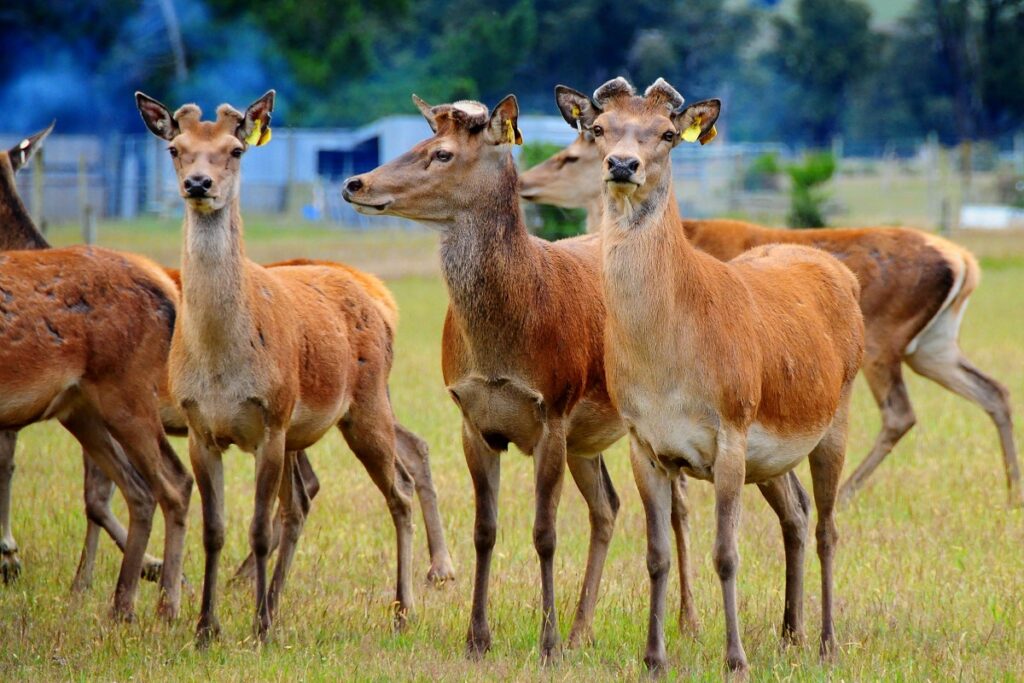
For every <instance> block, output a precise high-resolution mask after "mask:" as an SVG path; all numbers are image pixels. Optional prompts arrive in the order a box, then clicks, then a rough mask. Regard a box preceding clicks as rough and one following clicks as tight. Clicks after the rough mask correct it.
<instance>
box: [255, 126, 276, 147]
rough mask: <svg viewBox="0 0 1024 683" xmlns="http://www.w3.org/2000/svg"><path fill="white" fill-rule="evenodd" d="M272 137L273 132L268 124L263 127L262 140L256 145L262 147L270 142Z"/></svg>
mask: <svg viewBox="0 0 1024 683" xmlns="http://www.w3.org/2000/svg"><path fill="white" fill-rule="evenodd" d="M271 137H273V134H272V133H271V132H270V126H267V127H266V128H264V129H263V132H262V133H261V134H260V141H259V142H257V143H256V146H257V147H262V146H263V145H265V144H267V143H268V142H270V138H271Z"/></svg>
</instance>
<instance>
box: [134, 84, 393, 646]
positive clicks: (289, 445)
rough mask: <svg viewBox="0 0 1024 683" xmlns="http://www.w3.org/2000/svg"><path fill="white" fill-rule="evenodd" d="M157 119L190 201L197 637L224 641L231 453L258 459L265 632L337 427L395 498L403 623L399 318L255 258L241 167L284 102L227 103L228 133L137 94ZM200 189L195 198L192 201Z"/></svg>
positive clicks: (373, 302)
mask: <svg viewBox="0 0 1024 683" xmlns="http://www.w3.org/2000/svg"><path fill="white" fill-rule="evenodd" d="M136 99H137V101H138V105H139V110H140V112H141V113H142V115H143V120H144V121H145V122H146V124H147V126H149V128H150V130H152V131H153V132H154V133H155V134H157V135H158V136H160V137H163V138H164V139H166V140H168V141H169V142H170V149H171V150H172V157H173V158H174V165H175V170H176V172H177V175H178V181H179V183H180V184H181V188H182V197H183V198H184V199H185V205H186V217H185V224H184V231H183V249H182V306H181V313H180V322H179V325H178V326H177V327H176V328H175V331H174V338H173V341H172V345H171V353H170V361H169V376H170V390H171V395H172V397H173V398H174V400H175V401H176V402H177V403H178V405H180V406H181V408H182V410H183V411H184V413H185V415H186V419H187V421H188V425H189V454H190V458H191V460H192V465H193V470H194V472H195V474H196V481H197V483H198V485H199V490H200V495H201V497H202V500H203V528H204V533H203V539H204V547H205V550H206V572H205V577H204V584H203V602H202V608H201V613H200V619H199V626H198V632H197V636H198V638H199V639H200V642H205V640H206V639H208V638H209V637H211V636H214V635H216V634H217V633H218V632H219V624H218V621H217V617H216V603H215V598H216V582H217V573H218V560H219V555H220V551H221V548H222V547H223V543H224V516H223V515H224V513H223V475H222V464H221V453H222V452H223V450H224V449H226V448H227V447H228V446H229V445H231V444H235V445H237V446H239V447H240V448H242V449H243V450H245V451H248V452H251V453H253V454H254V455H255V457H256V505H255V512H254V516H253V521H252V526H251V528H250V545H251V547H252V551H253V555H254V556H255V565H256V572H255V573H256V621H255V629H256V632H257V634H258V635H259V636H260V637H261V638H262V637H265V636H266V634H267V632H268V630H269V628H270V624H271V619H272V615H273V612H274V609H275V606H276V604H277V602H278V600H279V596H280V593H281V591H282V589H283V586H284V582H285V579H286V576H287V572H288V567H289V565H290V562H291V559H292V557H293V554H294V551H295V544H296V543H297V541H298V538H299V535H300V533H301V529H302V526H303V523H304V520H305V514H306V511H307V508H308V506H307V505H304V504H303V497H302V495H301V493H302V491H301V489H302V487H301V484H300V481H299V476H298V470H297V468H296V462H295V451H297V450H299V449H303V448H306V447H308V446H310V445H312V444H313V443H315V442H316V441H317V440H318V439H319V438H320V437H321V436H322V435H323V434H324V433H325V432H326V431H327V430H328V429H330V428H331V427H332V426H335V425H336V426H338V427H340V428H341V430H342V433H343V434H344V436H345V438H346V440H347V441H348V443H349V445H350V446H351V447H352V450H353V451H354V452H355V453H356V455H357V457H359V459H360V460H361V461H362V462H363V463H364V465H366V467H367V469H368V471H369V473H370V475H371V477H372V478H373V479H374V482H375V483H376V484H377V486H378V487H379V488H380V489H381V492H382V493H383V494H384V496H385V498H386V500H387V502H388V507H389V509H390V511H391V514H392V518H393V521H394V524H395V530H396V534H397V537H398V585H397V590H396V604H397V609H398V612H397V616H398V618H399V619H400V620H404V617H405V615H406V614H407V613H408V611H409V610H410V609H411V607H412V589H411V584H410V577H409V560H410V552H411V547H410V541H411V532H412V529H411V519H410V505H409V493H411V491H410V492H407V491H406V490H405V489H407V488H410V487H411V486H410V485H411V481H410V480H409V479H408V474H407V472H406V471H405V468H403V467H402V466H401V465H400V462H399V461H396V441H395V423H394V417H393V415H392V412H391V407H390V403H389V400H388V397H387V377H388V373H389V371H390V368H391V362H392V341H393V329H392V327H391V325H392V322H393V318H392V319H389V316H388V315H387V314H386V311H385V309H384V307H382V306H381V304H380V300H379V297H378V298H375V297H374V296H373V295H372V294H371V293H370V292H369V291H367V289H366V288H364V284H363V282H364V281H363V279H361V278H356V277H353V276H352V275H351V274H350V273H347V272H344V271H342V270H341V269H339V268H336V267H327V266H320V265H295V266H281V267H277V268H273V269H266V268H263V267H261V266H259V265H257V264H255V263H253V262H251V261H249V260H248V259H247V258H246V257H245V254H244V247H243V239H242V221H241V216H240V214H239V191H240V159H241V156H242V153H243V152H244V151H245V149H246V147H247V145H246V142H245V140H246V139H247V137H248V135H249V133H250V132H251V131H252V130H254V129H255V128H256V126H257V125H261V126H267V125H269V120H270V119H269V114H270V111H271V110H272V109H273V93H272V92H270V93H267V95H265V96H264V97H262V98H260V99H259V100H257V101H256V102H254V103H253V104H252V105H250V107H249V108H248V109H247V110H246V112H245V114H240V113H239V112H237V111H235V110H234V109H232V108H230V107H229V106H227V105H221V107H220V108H218V111H217V114H218V116H217V119H216V121H214V122H204V121H201V114H200V112H199V110H198V107H195V106H194V105H186V106H185V107H182V108H181V109H179V110H178V112H177V113H176V114H174V115H173V116H172V115H171V114H170V112H169V111H168V110H167V109H166V107H163V105H160V104H159V103H158V102H155V101H154V100H152V99H150V98H147V97H145V96H144V95H141V94H137V96H136ZM190 187H191V188H192V189H191V190H190ZM275 496H278V497H279V499H280V503H281V506H282V508H283V514H284V515H285V518H284V519H285V522H284V525H283V532H282V539H281V549H280V553H279V557H278V561H277V566H276V569H275V573H274V578H273V583H272V584H271V585H270V586H269V589H268V585H267V574H266V564H267V556H268V554H269V549H270V545H271V541H272V533H271V530H272V525H271V509H272V505H273V499H274V497H275Z"/></svg>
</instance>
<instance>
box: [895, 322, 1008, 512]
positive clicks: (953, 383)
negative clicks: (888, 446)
mask: <svg viewBox="0 0 1024 683" xmlns="http://www.w3.org/2000/svg"><path fill="white" fill-rule="evenodd" d="M940 332H941V330H940ZM907 362H908V363H909V364H910V367H912V368H913V369H914V370H915V371H916V372H917V373H919V374H921V375H923V376H925V377H927V378H928V379H930V380H933V381H935V382H938V383H939V384H941V385H942V386H944V387H945V388H947V389H949V390H950V391H952V392H953V393H956V394H959V395H960V396H963V397H964V398H966V399H967V400H969V401H971V402H973V403H975V404H977V405H978V406H980V407H981V408H982V409H983V410H984V411H985V412H986V413H988V415H989V417H990V418H992V421H993V422H994V423H995V425H996V429H997V430H998V431H999V442H1000V446H1001V447H1002V451H1003V467H1004V468H1005V470H1006V485H1007V488H1008V490H1009V503H1010V505H1011V506H1014V507H1019V506H1021V505H1024V489H1022V488H1021V480H1020V465H1019V464H1018V462H1017V445H1016V442H1015V441H1014V437H1013V412H1012V410H1011V408H1010V392H1009V391H1007V389H1006V387H1004V386H1003V385H1002V384H1000V383H999V382H997V381H996V380H995V379H993V378H992V377H989V376H988V375H987V374H985V373H984V372H982V371H981V370H979V369H978V368H976V367H975V366H974V365H973V364H972V363H971V362H970V361H969V360H967V358H966V357H964V355H963V352H962V351H961V350H960V348H959V346H958V345H957V343H956V339H955V338H952V337H945V338H943V337H937V339H935V340H933V339H931V338H928V339H925V340H922V342H921V344H920V345H919V346H918V348H917V350H916V351H915V352H914V353H913V354H912V355H910V356H908V357H907Z"/></svg>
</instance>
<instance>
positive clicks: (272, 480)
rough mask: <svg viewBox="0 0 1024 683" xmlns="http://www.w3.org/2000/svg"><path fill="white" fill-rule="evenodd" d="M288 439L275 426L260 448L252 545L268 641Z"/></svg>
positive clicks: (260, 620)
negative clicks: (270, 579)
mask: <svg viewBox="0 0 1024 683" xmlns="http://www.w3.org/2000/svg"><path fill="white" fill-rule="evenodd" d="M284 442H285V433H284V430H283V429H279V430H275V431H272V432H270V433H269V434H268V435H267V439H266V441H264V442H263V444H262V445H261V446H260V447H259V448H258V449H257V450H256V492H255V496H254V501H253V513H252V524H251V525H250V527H249V547H250V548H251V549H252V554H253V557H255V558H256V616H255V621H254V624H253V627H254V632H255V634H256V636H257V637H258V638H259V639H260V640H261V641H265V640H266V639H267V634H268V633H269V632H270V601H269V599H268V595H267V593H268V583H267V558H268V557H269V556H270V537H271V529H272V527H273V521H272V517H273V513H274V501H275V500H276V499H277V497H278V491H279V490H280V488H281V476H282V473H283V471H284V465H285V450H284Z"/></svg>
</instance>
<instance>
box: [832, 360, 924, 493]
mask: <svg viewBox="0 0 1024 683" xmlns="http://www.w3.org/2000/svg"><path fill="white" fill-rule="evenodd" d="M864 377H865V379H867V381H868V385H869V386H870V387H871V393H872V394H873V395H874V397H875V402H876V403H877V404H878V407H879V409H880V410H881V411H882V429H881V431H880V432H879V433H878V437H877V438H876V439H875V444H874V446H872V447H871V451H870V452H869V453H868V455H867V457H866V458H864V460H863V461H862V462H861V463H860V464H859V465H858V466H857V469H856V470H854V472H853V474H851V475H850V477H849V478H848V479H847V480H846V483H844V484H843V486H842V489H841V490H840V493H839V498H840V500H841V501H842V502H844V503H846V502H849V501H850V500H852V499H853V497H854V495H856V493H857V491H859V490H860V489H861V487H863V486H864V483H865V482H866V481H867V479H868V477H870V476H871V474H872V473H873V472H874V471H875V470H876V469H877V468H878V466H879V465H880V464H882V461H883V460H884V459H885V458H886V456H888V455H889V453H890V452H892V449H893V448H894V447H895V446H896V443H897V442H898V441H899V440H900V439H901V438H903V435H904V434H906V433H907V432H909V431H910V429H911V427H913V426H914V424H915V422H916V421H917V418H916V417H915V416H914V407H913V406H912V405H911V404H910V395H909V394H908V393H907V385H906V383H904V381H903V365H902V362H901V361H900V358H899V356H898V355H895V354H892V353H888V352H887V353H886V354H884V355H875V356H873V357H871V358H866V359H865V362H864Z"/></svg>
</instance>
